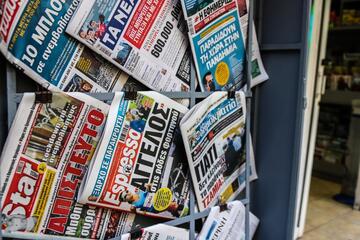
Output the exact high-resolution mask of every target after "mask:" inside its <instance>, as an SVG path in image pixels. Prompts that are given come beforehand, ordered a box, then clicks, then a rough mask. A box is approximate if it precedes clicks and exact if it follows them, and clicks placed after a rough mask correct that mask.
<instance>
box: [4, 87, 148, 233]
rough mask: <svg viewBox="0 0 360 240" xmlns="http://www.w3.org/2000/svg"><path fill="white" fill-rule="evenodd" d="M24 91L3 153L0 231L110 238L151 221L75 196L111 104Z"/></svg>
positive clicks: (77, 95) (69, 95) (78, 95)
mask: <svg viewBox="0 0 360 240" xmlns="http://www.w3.org/2000/svg"><path fill="white" fill-rule="evenodd" d="M35 98H36V96H35V94H24V96H23V99H22V101H21V103H20V105H19V108H18V112H17V114H16V116H15V120H14V122H13V125H12V127H11V130H10V132H9V135H8V138H7V141H6V143H5V146H4V149H3V152H2V155H1V185H0V186H1V195H2V198H1V231H2V235H3V236H5V237H11V238H12V237H16V238H31V239H38V238H40V237H41V238H46V239H55V238H57V239H64V238H65V237H66V238H72V239H73V238H83V239H84V238H85V239H87V238H92V239H107V238H111V237H114V236H121V235H122V234H123V233H127V232H129V231H130V230H131V228H132V227H133V226H136V225H138V224H140V226H148V225H146V224H145V225H144V223H146V221H144V220H142V219H140V218H138V217H135V215H134V214H127V213H120V212H116V211H111V210H107V209H103V208H98V207H93V206H87V205H82V204H79V203H78V202H77V201H76V195H77V193H78V191H79V187H80V183H81V181H82V180H83V177H84V175H85V172H86V169H87V167H88V165H89V163H90V161H91V159H92V156H93V154H94V152H95V151H96V148H97V146H98V143H99V141H100V138H101V135H102V132H103V129H104V127H105V121H106V116H107V113H108V111H109V105H107V104H104V103H103V102H101V101H98V100H96V99H94V98H91V97H89V96H86V95H84V94H81V93H71V94H63V93H53V94H52V97H51V101H50V102H47V103H35Z"/></svg>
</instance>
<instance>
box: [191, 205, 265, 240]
mask: <svg viewBox="0 0 360 240" xmlns="http://www.w3.org/2000/svg"><path fill="white" fill-rule="evenodd" d="M249 220H250V239H252V238H253V236H254V234H255V231H256V228H257V226H258V224H259V219H258V218H257V217H256V216H255V215H254V214H252V213H250V218H249ZM234 226H236V227H234ZM197 239H198V240H232V239H239V240H244V239H245V206H244V205H243V204H242V203H241V202H240V201H234V202H230V203H228V204H227V209H226V210H224V211H221V210H220V207H218V206H217V207H213V208H211V211H210V214H209V216H208V217H207V219H206V221H205V223H204V225H203V227H202V229H201V232H200V233H199V235H198V237H197Z"/></svg>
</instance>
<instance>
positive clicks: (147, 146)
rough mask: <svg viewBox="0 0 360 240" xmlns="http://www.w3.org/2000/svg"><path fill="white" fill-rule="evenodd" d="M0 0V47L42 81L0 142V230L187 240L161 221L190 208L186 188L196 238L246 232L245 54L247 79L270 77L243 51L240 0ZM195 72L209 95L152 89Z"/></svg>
mask: <svg viewBox="0 0 360 240" xmlns="http://www.w3.org/2000/svg"><path fill="white" fill-rule="evenodd" d="M0 5H1V6H2V11H1V14H2V16H1V20H0V37H1V42H0V51H1V52H2V53H3V54H4V56H5V57H6V58H7V59H8V60H9V61H10V62H11V63H12V64H14V65H15V66H16V68H18V69H19V70H20V71H22V72H24V73H25V74H26V75H28V76H29V77H30V78H32V79H33V80H35V81H36V82H37V83H38V84H40V85H41V86H43V87H45V88H47V89H48V90H50V91H49V92H40V93H25V94H24V95H23V98H22V101H21V103H20V104H19V106H18V111H17V113H16V116H15V119H14V120H13V123H12V127H11V129H10V130H9V134H8V138H7V141H6V143H5V145H4V147H3V150H2V154H1V160H0V162H1V169H0V171H1V176H0V177H1V178H0V187H1V190H0V200H1V204H0V207H1V235H2V236H4V237H10V238H23V239H24V238H26V239H38V238H43V239H44V238H45V239H111V238H115V237H118V239H154V240H155V239H188V238H189V234H188V230H186V229H183V228H179V227H173V226H169V225H166V224H164V223H165V222H166V221H169V220H172V219H176V218H181V217H184V216H187V215H188V214H189V213H190V206H189V196H190V191H193V192H194V194H195V197H196V203H197V210H198V211H204V210H206V209H209V208H211V211H210V215H209V216H208V217H207V219H206V221H205V222H204V224H203V228H202V229H198V231H197V233H198V234H197V237H198V239H234V236H237V237H239V239H242V238H245V210H244V209H245V208H244V206H243V205H242V203H241V202H240V201H236V199H238V196H239V194H240V193H241V192H242V190H243V189H244V188H245V178H246V177H245V175H246V174H245V161H246V160H245V159H246V157H245V156H246V149H245V144H246V143H245V140H246V137H245V126H246V122H245V119H246V117H245V116H246V104H245V95H244V92H243V91H242V90H241V89H242V88H243V87H244V86H245V84H246V79H245V77H244V76H245V74H244V66H245V59H246V54H251V60H252V63H251V64H252V66H253V72H252V73H251V76H252V79H251V85H252V86H255V85H256V84H258V83H260V82H263V81H265V80H267V79H268V76H267V74H266V72H265V69H264V66H263V64H262V61H261V57H260V52H259V48H258V44H257V41H254V44H253V47H252V49H253V51H252V52H251V53H246V52H245V48H246V47H245V45H246V38H247V36H246V34H247V27H248V25H249V23H248V16H247V11H248V10H247V3H246V1H245V0H209V1H206V0H202V1H194V0H181V1H180V0H174V1H170V0H158V1H151V0H150V1H139V0H135V1H134V0H82V1H80V0H49V1H39V0H28V1H25V0H20V1H19V0H6V1H1V2H0ZM250 24H252V23H250ZM253 38H254V39H256V36H255V35H254V36H253ZM192 69H196V79H191V70H192ZM191 81H196V82H197V85H196V86H197V88H198V89H199V90H200V91H211V92H213V93H212V94H211V95H209V97H207V98H206V99H204V100H203V101H201V102H199V103H198V104H196V105H195V106H192V107H191V109H190V110H189V108H188V105H189V101H188V100H187V99H180V100H179V101H174V100H172V99H170V98H168V97H166V96H164V95H162V94H161V92H180V91H189V90H190V85H191V84H190V83H191ZM127 89H132V92H128V91H125V90H127ZM230 90H231V93H232V94H229V92H228V91H230ZM120 91H122V92H120ZM86 92H115V93H114V98H113V99H112V101H111V102H110V103H105V102H103V101H100V100H98V99H95V98H93V97H91V96H90V95H87V94H85V93H86ZM250 144H251V143H250ZM249 154H250V156H251V161H250V166H249V169H250V179H249V180H250V181H252V180H255V179H256V178H257V174H256V169H255V160H254V154H253V151H252V147H251V148H250V153H249ZM220 205H221V206H226V207H225V208H224V207H221V208H220V207H218V206H220ZM258 222H259V220H258V219H257V218H256V217H255V216H254V215H251V217H250V225H251V228H250V229H251V237H252V236H253V235H254V232H255V230H256V227H257V225H258ZM233 225H237V226H239V228H236V229H232V226H233Z"/></svg>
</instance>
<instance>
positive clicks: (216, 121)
mask: <svg viewBox="0 0 360 240" xmlns="http://www.w3.org/2000/svg"><path fill="white" fill-rule="evenodd" d="M245 114H246V109H245V96H244V93H243V92H242V91H238V92H236V94H235V98H229V97H228V94H227V93H226V92H216V93H213V94H212V95H210V96H209V97H208V98H206V99H205V100H203V101H202V102H201V103H199V104H197V105H195V107H193V108H192V109H191V110H190V111H189V112H188V113H187V114H186V115H185V116H184V118H183V119H182V121H181V123H180V127H181V133H182V136H183V141H184V144H185V150H186V154H187V157H188V162H189V169H190V173H191V178H192V182H193V186H194V191H195V196H196V200H197V203H198V207H199V210H200V211H202V210H204V209H206V208H208V207H212V206H215V205H217V204H222V203H225V202H228V201H232V200H233V199H234V198H235V197H236V196H237V195H238V194H239V193H240V192H241V191H242V190H243V189H244V184H245V166H244V162H245V159H246V152H245ZM250 154H251V156H252V160H251V171H250V173H251V174H250V180H254V179H255V178H256V177H257V176H256V170H255V164H254V158H253V153H252V152H251V153H250Z"/></svg>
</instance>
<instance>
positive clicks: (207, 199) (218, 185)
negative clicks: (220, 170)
mask: <svg viewBox="0 0 360 240" xmlns="http://www.w3.org/2000/svg"><path fill="white" fill-rule="evenodd" d="M223 184H224V179H223V178H220V179H218V180H217V181H216V182H215V184H214V186H213V187H212V188H211V190H210V193H209V194H208V195H206V196H205V198H204V199H203V200H202V203H203V205H204V207H205V208H207V207H208V206H209V204H210V203H211V202H212V201H213V200H214V199H215V197H216V196H217V193H218V191H219V190H220V188H221V186H222V185H223Z"/></svg>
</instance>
